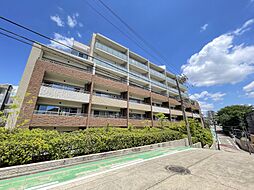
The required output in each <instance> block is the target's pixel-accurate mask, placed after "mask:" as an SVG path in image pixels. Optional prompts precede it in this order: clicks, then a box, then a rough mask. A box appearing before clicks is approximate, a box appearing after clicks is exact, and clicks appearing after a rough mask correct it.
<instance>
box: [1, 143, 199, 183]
mask: <svg viewBox="0 0 254 190" xmlns="http://www.w3.org/2000/svg"><path fill="white" fill-rule="evenodd" d="M179 146H189V144H188V139H187V138H185V139H180V140H175V141H169V142H163V143H157V144H151V145H145V146H140V147H134V148H128V149H122V150H116V151H110V152H103V153H96V154H88V155H84V156H78V157H74V158H65V159H60V160H52V161H45V162H38V163H33V164H25V165H18V166H10V167H5V168H0V180H1V179H6V178H12V177H17V176H22V175H28V174H32V173H37V172H42V171H48V170H52V169H57V168H60V167H67V166H71V165H75V164H79V163H85V162H88V161H95V160H100V159H103V158H108V157H111V156H120V155H125V154H129V153H133V152H143V151H148V150H152V149H156V148H160V147H179ZM193 147H194V148H201V143H200V145H199V143H196V144H194V145H193Z"/></svg>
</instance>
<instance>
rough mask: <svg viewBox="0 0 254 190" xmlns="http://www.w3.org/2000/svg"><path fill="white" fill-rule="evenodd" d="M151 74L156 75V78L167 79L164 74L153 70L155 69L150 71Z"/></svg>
mask: <svg viewBox="0 0 254 190" xmlns="http://www.w3.org/2000/svg"><path fill="white" fill-rule="evenodd" d="M150 73H151V74H153V75H155V76H158V77H161V78H165V75H164V74H162V73H160V72H158V71H155V70H153V69H150Z"/></svg>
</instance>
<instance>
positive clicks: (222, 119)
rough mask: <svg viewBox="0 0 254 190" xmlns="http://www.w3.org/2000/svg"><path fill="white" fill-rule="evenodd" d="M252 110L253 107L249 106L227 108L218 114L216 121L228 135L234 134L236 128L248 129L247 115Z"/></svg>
mask: <svg viewBox="0 0 254 190" xmlns="http://www.w3.org/2000/svg"><path fill="white" fill-rule="evenodd" d="M252 109H253V107H252V106H247V105H232V106H226V107H224V108H222V109H220V110H219V111H218V112H217V116H216V120H217V122H218V124H220V125H222V128H223V131H224V132H226V133H229V132H232V131H233V129H234V128H236V129H240V130H243V127H247V122H246V115H247V114H248V113H250V112H251V111H252Z"/></svg>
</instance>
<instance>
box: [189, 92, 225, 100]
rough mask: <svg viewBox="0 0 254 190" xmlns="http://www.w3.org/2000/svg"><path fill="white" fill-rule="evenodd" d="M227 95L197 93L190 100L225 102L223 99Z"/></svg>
mask: <svg viewBox="0 0 254 190" xmlns="http://www.w3.org/2000/svg"><path fill="white" fill-rule="evenodd" d="M225 95H226V93H221V92H216V93H209V92H207V91H203V92H201V93H199V94H198V93H195V94H192V95H190V98H191V99H193V100H200V99H203V100H208V99H210V100H213V101H219V100H223V97H224V96H225Z"/></svg>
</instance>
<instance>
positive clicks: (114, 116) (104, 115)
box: [91, 114, 127, 119]
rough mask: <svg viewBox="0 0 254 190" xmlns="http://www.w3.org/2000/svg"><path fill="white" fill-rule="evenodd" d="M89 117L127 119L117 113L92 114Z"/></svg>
mask: <svg viewBox="0 0 254 190" xmlns="http://www.w3.org/2000/svg"><path fill="white" fill-rule="evenodd" d="M91 117H95V118H118V119H127V116H123V115H119V114H112V115H111V114H93V115H91Z"/></svg>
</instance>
